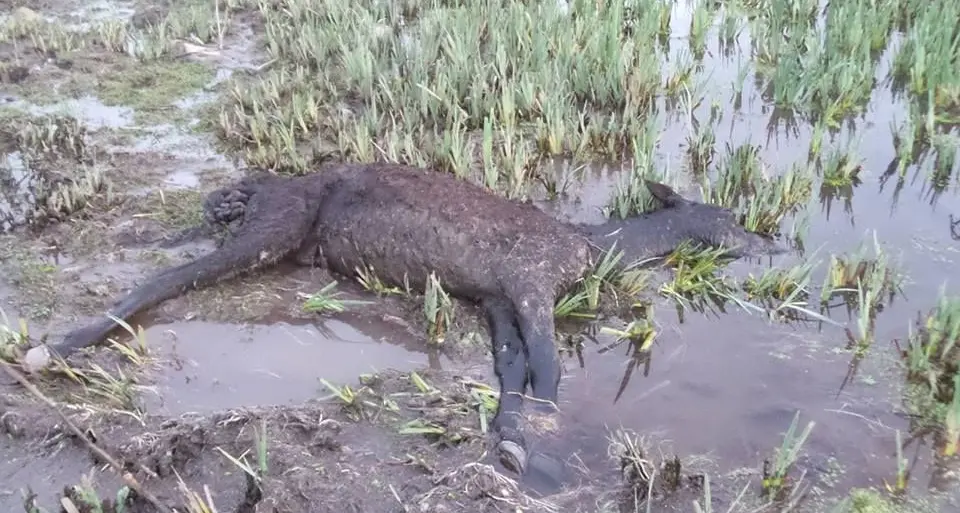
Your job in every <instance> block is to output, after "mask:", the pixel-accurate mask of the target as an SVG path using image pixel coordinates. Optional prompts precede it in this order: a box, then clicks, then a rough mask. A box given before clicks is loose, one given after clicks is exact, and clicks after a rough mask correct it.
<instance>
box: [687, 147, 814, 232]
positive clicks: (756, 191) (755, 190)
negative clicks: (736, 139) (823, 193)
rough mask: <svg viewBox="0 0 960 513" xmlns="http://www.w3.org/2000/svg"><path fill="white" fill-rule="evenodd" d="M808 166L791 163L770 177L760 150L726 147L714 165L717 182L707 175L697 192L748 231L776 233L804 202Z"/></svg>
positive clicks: (808, 185)
mask: <svg viewBox="0 0 960 513" xmlns="http://www.w3.org/2000/svg"><path fill="white" fill-rule="evenodd" d="M811 175H812V173H811V171H810V169H809V167H808V166H803V165H798V164H794V165H793V166H791V167H790V169H788V170H787V171H785V172H783V173H780V174H778V175H776V176H775V177H773V178H771V177H770V176H769V172H768V171H767V170H766V166H765V165H764V163H763V162H762V160H761V159H760V148H759V147H757V146H753V145H748V144H742V145H739V146H733V145H730V144H729V143H728V144H727V145H726V149H725V152H724V154H723V155H722V156H721V158H720V160H719V161H718V162H717V165H716V180H715V181H714V182H713V183H711V182H710V181H709V180H708V176H707V175H703V176H702V177H701V181H700V190H701V194H702V195H703V198H704V200H705V201H707V202H708V203H713V204H716V205H720V206H723V207H726V208H730V209H732V210H733V211H734V212H735V213H737V214H738V216H739V221H740V222H741V224H743V225H744V227H746V228H747V229H748V230H750V231H754V232H758V233H764V234H775V233H778V232H779V229H780V225H781V222H782V221H783V220H784V219H785V218H786V217H787V216H790V215H794V214H796V213H797V212H798V211H799V210H800V209H801V208H802V207H804V206H805V205H806V203H807V201H808V200H809V199H810V194H811V190H812V186H813V180H812V176H811Z"/></svg>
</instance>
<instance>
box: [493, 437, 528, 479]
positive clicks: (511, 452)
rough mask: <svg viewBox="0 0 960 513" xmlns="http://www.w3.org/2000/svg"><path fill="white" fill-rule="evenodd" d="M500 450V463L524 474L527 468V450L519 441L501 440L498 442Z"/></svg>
mask: <svg viewBox="0 0 960 513" xmlns="http://www.w3.org/2000/svg"><path fill="white" fill-rule="evenodd" d="M497 449H498V450H499V452H500V463H502V464H503V466H505V467H507V468H508V469H510V470H511V471H512V472H516V473H517V474H523V473H524V472H525V471H526V469H527V451H526V450H524V448H523V447H521V446H520V444H518V443H517V442H512V441H510V440H501V441H500V443H499V444H497Z"/></svg>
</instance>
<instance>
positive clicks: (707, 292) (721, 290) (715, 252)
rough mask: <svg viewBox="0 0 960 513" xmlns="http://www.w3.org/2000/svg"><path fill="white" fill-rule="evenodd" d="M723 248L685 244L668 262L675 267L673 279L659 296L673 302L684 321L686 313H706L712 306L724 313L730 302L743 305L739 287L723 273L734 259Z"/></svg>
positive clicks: (665, 262)
mask: <svg viewBox="0 0 960 513" xmlns="http://www.w3.org/2000/svg"><path fill="white" fill-rule="evenodd" d="M724 253H725V250H724V249H723V248H702V247H700V246H699V245H696V244H693V243H683V244H681V245H680V246H679V247H677V249H675V250H674V251H673V252H672V253H671V254H670V255H668V256H667V257H666V258H665V259H664V264H665V265H667V266H669V267H671V268H673V278H672V279H671V280H670V281H669V282H667V283H664V284H662V285H661V286H660V288H659V289H658V290H659V293H660V294H661V295H662V296H664V297H667V298H670V299H672V300H673V301H674V302H675V304H676V307H677V315H678V317H679V318H680V320H681V322H682V321H683V319H684V311H685V310H688V309H690V310H693V311H697V312H702V311H704V309H705V308H707V307H708V306H710V305H713V306H715V307H717V308H718V309H719V310H720V311H721V312H722V311H724V304H725V303H726V302H727V301H734V302H736V303H738V304H741V303H742V302H741V301H740V300H739V299H737V298H736V296H735V289H736V287H735V285H734V284H733V282H732V281H731V280H730V279H729V278H728V277H727V276H724V275H723V274H722V273H721V270H722V269H723V267H724V265H725V264H726V263H727V262H728V261H729V260H730V259H729V258H728V257H726V256H725V255H724Z"/></svg>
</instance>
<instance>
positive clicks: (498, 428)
mask: <svg viewBox="0 0 960 513" xmlns="http://www.w3.org/2000/svg"><path fill="white" fill-rule="evenodd" d="M481 306H482V307H483V310H484V313H485V314H486V318H487V330H488V331H489V332H490V341H491V344H492V346H493V347H492V350H493V361H494V372H495V374H496V375H497V379H498V381H499V382H500V402H499V404H498V405H497V413H496V415H495V416H494V417H493V422H492V427H493V432H494V433H496V435H497V437H498V438H499V441H498V443H497V449H498V452H499V453H500V454H499V456H500V461H501V462H502V463H503V464H504V465H505V466H506V467H507V468H510V469H511V470H513V471H514V472H517V473H521V474H522V473H523V472H524V470H525V469H526V464H527V448H526V442H525V441H524V439H523V434H522V433H521V432H520V415H521V411H522V409H523V394H524V390H525V389H526V386H527V366H526V363H527V361H526V356H525V355H524V351H523V339H522V338H521V336H520V331H519V328H518V326H517V316H516V312H515V311H514V309H513V306H512V305H511V304H510V303H509V301H507V300H505V299H499V298H496V299H495V298H487V299H485V300H483V301H482V302H481Z"/></svg>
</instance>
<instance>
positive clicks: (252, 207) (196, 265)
mask: <svg viewBox="0 0 960 513" xmlns="http://www.w3.org/2000/svg"><path fill="white" fill-rule="evenodd" d="M281 194H283V196H282V197H280V196H281ZM312 203H314V202H313V201H309V200H308V198H306V197H305V196H304V195H297V196H294V195H289V190H285V191H282V192H281V191H274V190H273V189H271V188H265V189H262V190H260V191H258V193H257V194H254V195H252V196H251V197H250V200H249V203H248V205H247V211H246V215H245V219H244V222H243V224H242V225H241V226H240V227H239V228H238V229H237V231H236V232H235V234H234V236H233V237H231V238H230V239H228V240H227V241H226V242H225V243H224V244H223V245H222V246H221V247H220V248H218V249H216V250H215V251H213V252H211V253H208V254H206V255H204V256H202V257H200V258H198V259H196V260H193V261H192V262H187V263H185V264H181V265H178V266H176V267H172V268H169V269H166V270H164V271H161V272H160V273H158V274H156V275H154V276H153V277H152V278H150V279H149V280H148V281H147V282H146V283H144V284H143V285H141V286H140V287H138V288H136V289H134V290H132V291H130V292H129V293H128V294H127V295H126V296H125V297H123V298H122V299H121V300H120V301H118V302H117V303H116V304H115V305H114V306H113V308H111V309H110V316H112V317H116V318H119V319H122V320H127V319H128V318H130V317H132V316H134V315H136V314H137V313H139V312H141V311H143V310H146V309H148V308H151V307H154V306H156V305H157V304H159V303H162V302H163V301H166V300H168V299H172V298H174V297H177V296H179V295H181V294H183V293H184V292H186V291H188V290H191V289H197V288H201V287H204V286H208V285H211V284H213V283H216V282H218V281H221V280H224V279H229V278H231V277H234V276H236V275H238V274H242V273H244V272H248V271H251V270H254V269H256V268H258V267H262V266H264V265H269V264H272V263H275V262H277V261H279V260H280V259H282V258H284V257H286V256H287V255H289V254H290V253H291V252H293V251H295V250H296V249H297V248H298V247H299V246H300V244H301V242H302V241H303V239H304V238H305V236H306V235H307V234H308V233H309V231H310V230H311V229H312V227H313V221H314V219H315V218H316V210H317V208H318V207H319V205H314V204H312ZM264 208H269V211H265V212H262V214H263V215H258V214H261V212H260V210H261V209H264ZM110 316H105V317H103V318H102V319H99V320H97V321H95V322H94V323H92V324H90V325H88V326H85V327H83V328H80V329H77V330H74V331H72V332H70V333H69V334H67V336H66V337H65V338H64V339H63V340H62V341H60V342H59V343H56V344H53V345H52V346H51V348H52V349H54V350H55V351H56V352H58V353H60V354H61V356H66V354H69V353H71V352H73V351H76V350H77V349H80V348H83V347H87V346H91V345H93V344H96V343H98V342H100V341H101V340H103V339H104V338H105V337H106V336H107V335H108V334H109V333H110V332H111V331H112V330H113V329H115V328H116V327H117V323H116V322H115V321H114V320H113V319H112V318H111V317H110Z"/></svg>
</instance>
